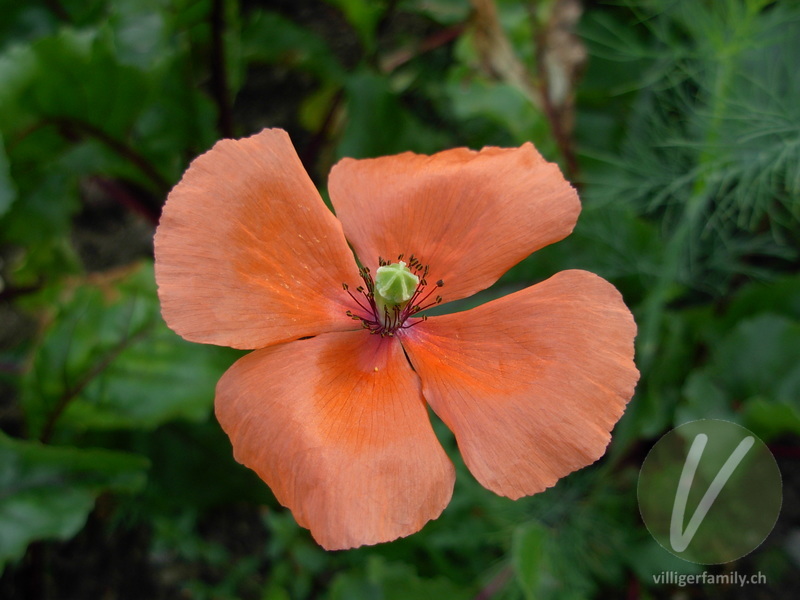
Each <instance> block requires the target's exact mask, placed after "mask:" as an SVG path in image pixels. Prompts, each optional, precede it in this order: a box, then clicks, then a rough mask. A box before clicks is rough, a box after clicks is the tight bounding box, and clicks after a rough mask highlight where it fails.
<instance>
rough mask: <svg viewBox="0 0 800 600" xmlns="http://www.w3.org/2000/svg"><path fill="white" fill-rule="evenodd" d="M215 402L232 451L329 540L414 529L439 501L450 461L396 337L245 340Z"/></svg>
mask: <svg viewBox="0 0 800 600" xmlns="http://www.w3.org/2000/svg"><path fill="white" fill-rule="evenodd" d="M216 413H217V418H218V419H219V422H220V423H221V425H222V427H223V429H225V431H226V432H227V433H228V435H229V436H230V438H231V441H232V442H233V449H234V454H235V456H236V459H237V460H238V461H239V462H241V463H243V464H245V465H246V466H248V467H250V468H251V469H253V470H254V471H256V472H257V473H258V474H259V476H260V477H261V478H262V479H263V480H264V481H265V482H266V483H267V484H268V485H269V486H270V488H272V491H273V492H274V493H275V496H276V497H277V499H278V501H279V502H280V503H281V504H283V505H284V506H288V507H289V508H290V509H291V510H292V513H293V514H294V516H295V518H296V519H297V522H298V523H300V525H302V526H303V527H307V528H308V529H310V530H311V533H312V535H313V536H314V538H315V539H316V540H317V542H319V543H320V544H321V545H322V546H323V547H325V548H327V549H329V550H333V549H343V548H351V547H355V546H360V545H362V544H376V543H378V542H385V541H389V540H393V539H395V538H397V537H400V536H405V535H409V534H411V533H414V532H416V531H418V530H419V529H421V528H422V526H423V525H424V524H425V523H426V522H427V521H429V520H430V519H434V518H436V517H438V516H439V514H440V513H441V512H442V510H443V509H444V507H445V506H446V505H447V503H448V502H449V501H450V497H451V495H452V491H453V483H454V479H455V473H454V470H453V466H452V464H451V462H450V460H449V459H448V458H447V455H446V454H445V452H444V450H443V449H442V447H441V445H440V444H439V442H438V440H437V439H436V436H435V435H434V433H433V429H432V428H431V424H430V421H429V419H428V413H427V408H426V406H425V402H424V400H423V399H422V395H421V391H420V384H419V379H418V378H417V376H416V375H415V374H414V372H413V370H412V369H411V367H410V365H409V364H408V361H407V359H406V358H405V356H404V354H403V350H402V347H401V346H400V344H399V343H398V341H397V339H392V338H381V337H379V336H373V335H370V334H369V333H367V332H366V331H363V330H362V331H356V332H345V333H330V334H323V335H320V336H317V337H315V338H312V339H309V340H298V341H294V342H289V343H288V344H282V345H278V346H273V347H271V348H266V349H263V350H256V351H255V352H252V353H250V354H249V355H247V356H245V357H244V358H241V359H239V361H238V362H236V363H235V364H234V365H233V366H232V367H231V368H230V369H229V370H228V371H227V372H226V373H225V375H224V376H223V377H222V379H221V380H220V382H219V384H218V385H217V397H216Z"/></svg>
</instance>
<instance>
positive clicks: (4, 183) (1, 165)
mask: <svg viewBox="0 0 800 600" xmlns="http://www.w3.org/2000/svg"><path fill="white" fill-rule="evenodd" d="M16 195H17V191H16V188H15V187H14V182H13V181H12V180H11V170H10V168H9V164H8V157H7V156H6V150H5V146H4V144H3V136H2V134H0V216H2V215H3V214H4V213H5V212H6V211H8V209H9V207H10V206H11V203H12V202H13V201H14V198H16Z"/></svg>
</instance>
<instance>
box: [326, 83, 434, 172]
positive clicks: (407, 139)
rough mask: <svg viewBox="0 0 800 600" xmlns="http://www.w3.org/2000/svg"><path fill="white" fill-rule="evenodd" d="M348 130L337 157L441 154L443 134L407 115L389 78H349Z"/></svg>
mask: <svg viewBox="0 0 800 600" xmlns="http://www.w3.org/2000/svg"><path fill="white" fill-rule="evenodd" d="M345 90H346V96H347V126H346V128H345V131H344V133H343V134H342V138H341V140H340V141H339V146H338V147H337V148H336V154H337V156H349V157H353V158H367V157H374V156H380V155H385V154H394V153H398V152H403V151H406V150H413V151H415V152H421V153H430V152H435V151H438V150H441V149H442V147H443V146H444V145H445V138H444V136H443V135H442V133H441V132H439V131H435V130H432V129H428V128H426V127H425V126H424V125H423V123H421V122H420V121H419V120H418V119H417V118H416V116H415V115H414V114H412V113H411V112H409V111H407V110H406V109H405V108H404V107H403V105H402V103H401V101H400V98H399V97H398V96H397V95H396V94H395V93H394V91H393V90H392V89H391V85H390V82H389V81H388V80H387V78H386V77H384V76H381V75H378V74H377V73H372V72H370V71H367V70H366V69H361V70H359V71H356V72H355V73H353V74H352V75H350V76H349V78H348V80H347V84H346V86H345Z"/></svg>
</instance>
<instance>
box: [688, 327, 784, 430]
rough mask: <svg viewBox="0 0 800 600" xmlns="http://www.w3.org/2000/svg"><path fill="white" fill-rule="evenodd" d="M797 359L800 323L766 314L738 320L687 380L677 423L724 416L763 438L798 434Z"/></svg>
mask: <svg viewBox="0 0 800 600" xmlns="http://www.w3.org/2000/svg"><path fill="white" fill-rule="evenodd" d="M798 356H800V322H798V321H795V320H793V319H789V318H787V317H784V316H780V315H775V314H769V313H765V314H762V315H758V316H756V317H753V318H751V319H747V320H744V321H741V322H740V323H738V324H737V325H736V326H735V327H734V328H733V330H731V331H730V332H729V333H728V334H727V335H726V336H725V337H723V338H722V340H721V341H720V342H719V343H718V344H717V345H715V346H714V347H713V348H712V354H711V359H710V360H709V362H708V364H707V365H706V366H705V367H703V368H701V369H698V370H696V371H695V372H693V373H692V374H691V375H690V376H689V378H688V380H687V384H686V387H685V388H684V396H685V398H686V400H687V401H686V402H685V403H684V404H683V405H682V406H681V408H680V409H679V410H678V413H677V416H678V417H679V419H678V420H680V421H685V420H691V419H694V418H700V417H705V418H708V417H710V416H717V417H721V418H728V419H729V420H735V421H740V422H741V423H742V424H743V425H744V426H746V427H749V428H750V429H752V430H753V431H755V432H756V433H757V434H758V435H759V436H761V437H762V438H765V439H766V440H769V439H772V438H774V437H776V436H778V435H780V434H782V433H786V432H793V433H800V363H798V362H797V357H798ZM733 407H738V410H737V411H736V412H734V410H733ZM737 413H738V414H737Z"/></svg>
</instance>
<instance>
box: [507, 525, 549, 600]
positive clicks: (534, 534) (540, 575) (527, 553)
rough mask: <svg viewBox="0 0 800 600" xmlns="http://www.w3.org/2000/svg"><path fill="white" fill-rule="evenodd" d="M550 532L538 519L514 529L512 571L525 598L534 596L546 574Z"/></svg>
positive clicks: (536, 594)
mask: <svg viewBox="0 0 800 600" xmlns="http://www.w3.org/2000/svg"><path fill="white" fill-rule="evenodd" d="M551 534H552V532H550V531H548V529H547V527H545V526H544V525H542V524H541V523H539V522H538V521H531V522H529V523H526V524H525V525H523V526H521V527H518V528H517V529H516V531H514V539H513V545H512V549H511V556H512V559H513V564H514V572H515V573H516V576H517V580H518V581H519V584H520V587H522V590H523V592H524V593H525V597H526V598H536V597H537V596H538V591H539V588H540V587H541V585H542V580H543V579H544V578H546V577H547V576H548V570H549V569H548V567H547V566H546V561H547V553H546V548H545V546H546V541H547V538H548V537H549V536H550V535H551Z"/></svg>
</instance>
